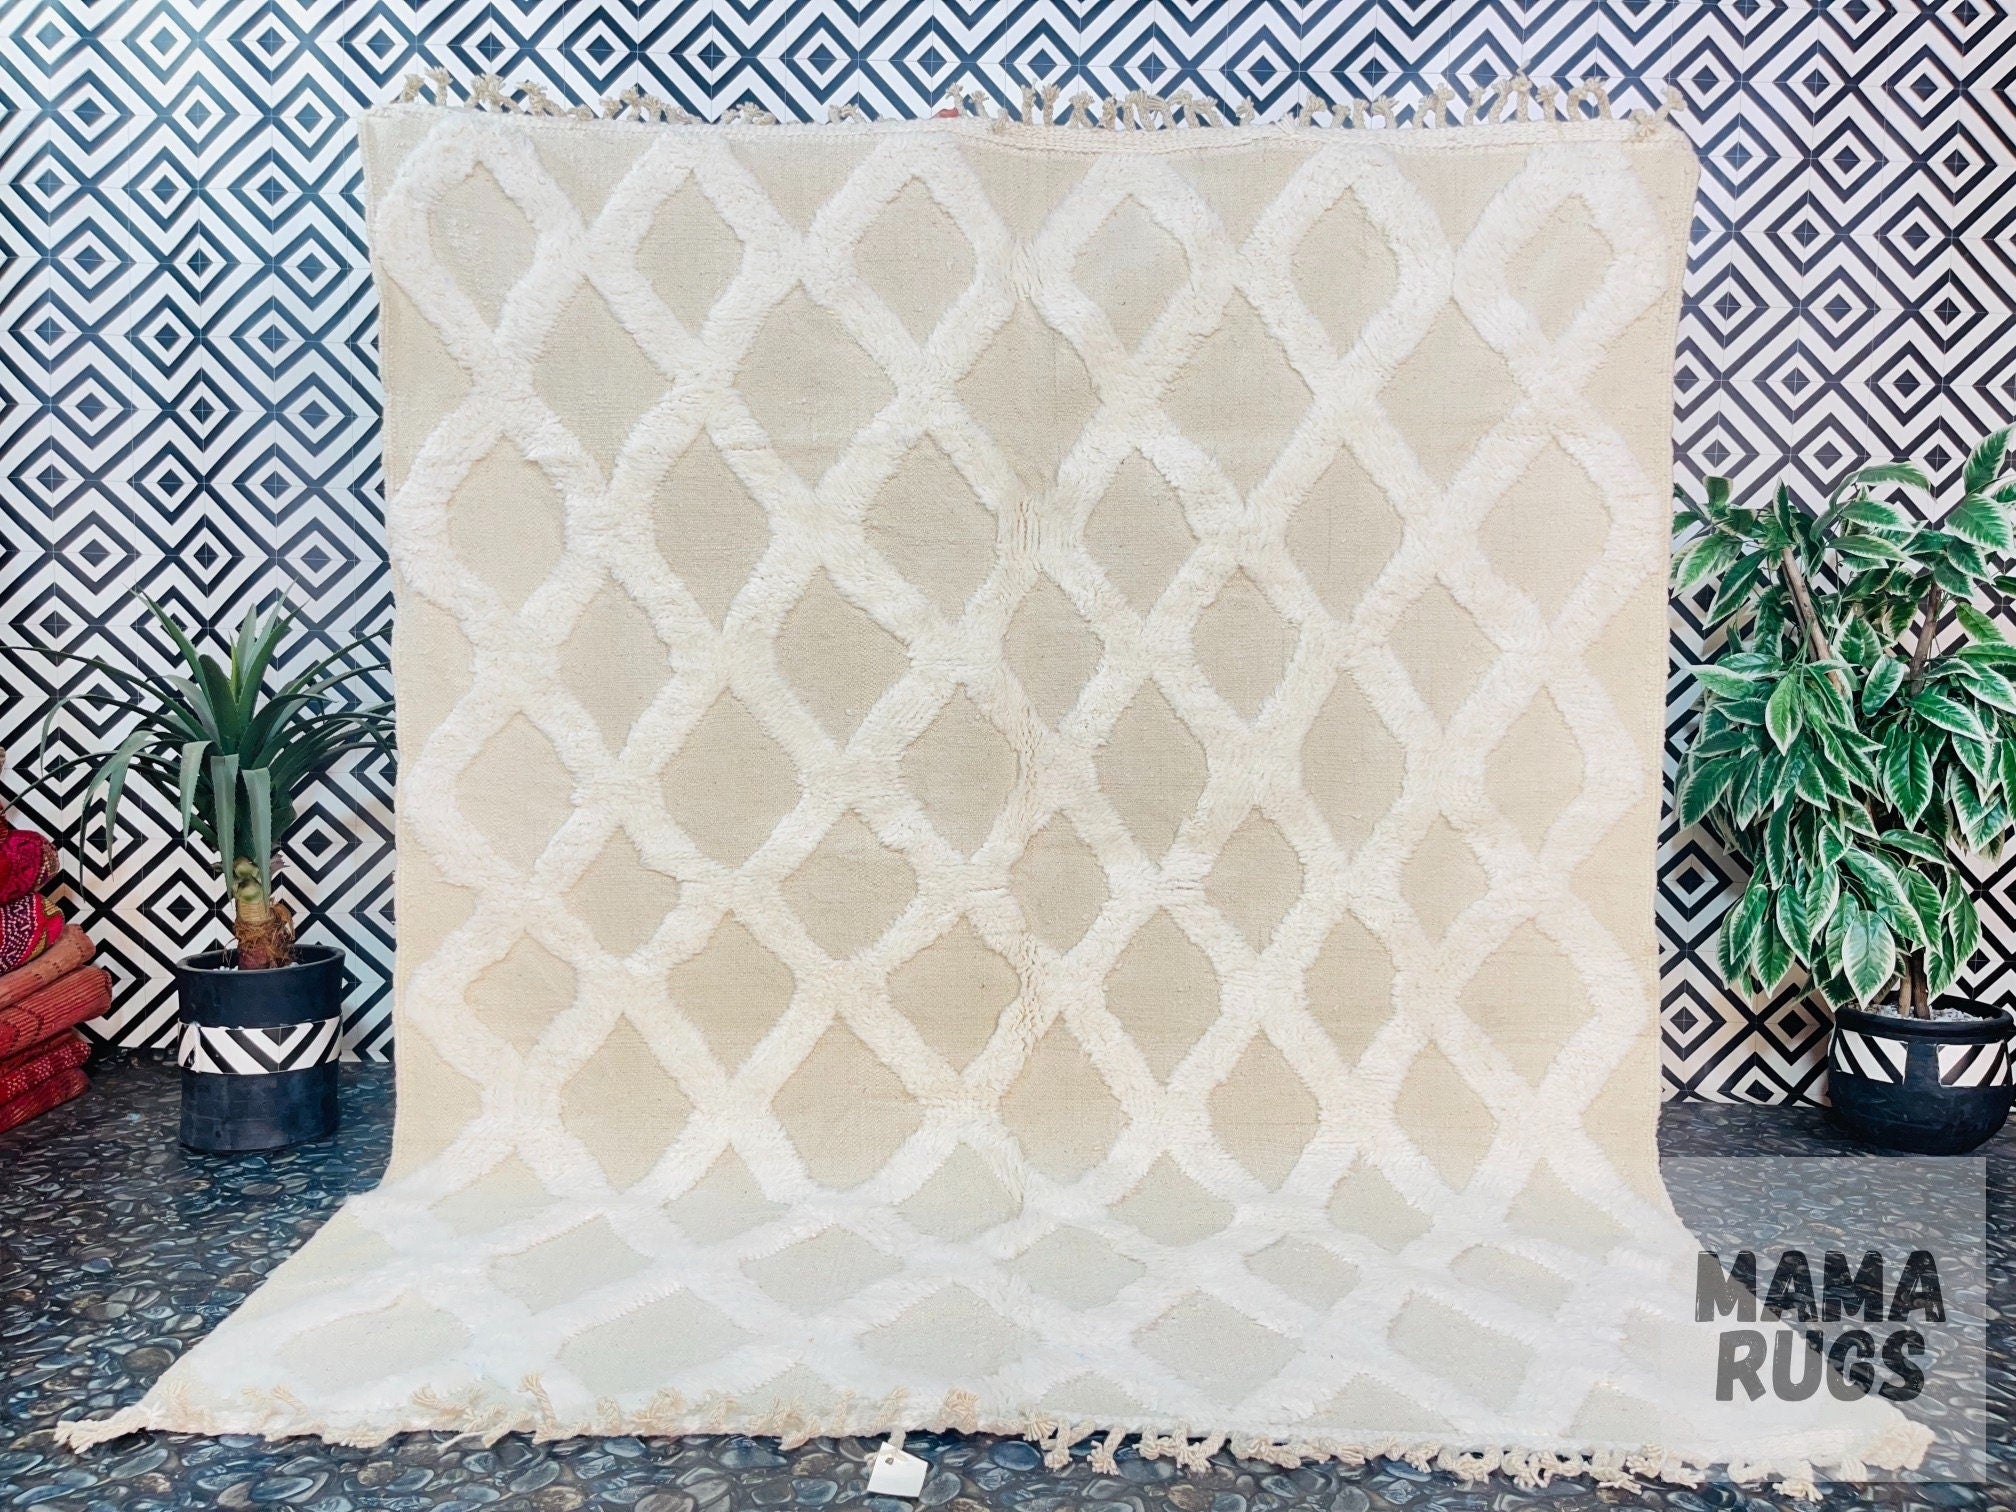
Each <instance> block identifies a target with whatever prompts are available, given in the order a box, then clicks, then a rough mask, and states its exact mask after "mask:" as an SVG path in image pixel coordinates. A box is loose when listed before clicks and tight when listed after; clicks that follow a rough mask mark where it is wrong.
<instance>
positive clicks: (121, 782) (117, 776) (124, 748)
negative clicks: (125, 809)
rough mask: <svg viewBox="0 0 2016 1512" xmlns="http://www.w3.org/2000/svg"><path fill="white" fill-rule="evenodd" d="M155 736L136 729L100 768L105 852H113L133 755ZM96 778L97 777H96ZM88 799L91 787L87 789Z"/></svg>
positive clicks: (108, 853) (109, 853)
mask: <svg viewBox="0 0 2016 1512" xmlns="http://www.w3.org/2000/svg"><path fill="white" fill-rule="evenodd" d="M152 739H153V736H152V735H150V734H149V733H148V732H147V731H146V730H135V731H134V732H133V733H132V734H130V735H128V736H127V737H126V738H125V739H124V740H122V741H120V742H119V746H118V749H116V750H115V751H113V753H112V754H111V756H110V757H108V758H107V759H106V762H105V765H104V766H103V767H101V768H99V775H100V776H102V777H103V778H104V779H105V854H106V855H108V856H109V855H111V854H112V829H113V826H114V824H115V823H117V821H118V818H119V795H120V794H121V793H122V792H124V791H125V790H126V774H127V772H128V771H130V770H131V769H132V766H133V757H134V755H135V754H136V753H138V752H139V751H140V749H141V748H142V747H144V746H145V745H146V744H147V743H148V742H149V741H150V740H152ZM94 780H95V779H94ZM85 796H86V798H87V799H88V798H89V796H90V789H89V788H88V787H87V788H86V789H85Z"/></svg>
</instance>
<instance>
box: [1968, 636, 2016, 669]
mask: <svg viewBox="0 0 2016 1512" xmlns="http://www.w3.org/2000/svg"><path fill="white" fill-rule="evenodd" d="M1953 654H1954V657H1955V659H1957V660H1959V661H1963V662H1965V663H1966V664H1967V665H1968V666H1970V667H2007V666H2010V665H2011V664H2016V645H2010V644H2009V643H2008V642H2006V641H1983V642H1981V643H1980V644H1978V645H1973V646H1962V647H1961V648H1960V649H1959V650H1958V651H1956V652H1954V653H1953Z"/></svg>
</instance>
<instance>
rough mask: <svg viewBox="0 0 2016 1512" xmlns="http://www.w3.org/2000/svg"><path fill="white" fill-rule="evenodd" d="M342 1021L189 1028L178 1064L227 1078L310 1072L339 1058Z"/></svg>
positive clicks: (184, 1029) (177, 1055) (185, 1028)
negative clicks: (246, 1027) (263, 1027)
mask: <svg viewBox="0 0 2016 1512" xmlns="http://www.w3.org/2000/svg"><path fill="white" fill-rule="evenodd" d="M342 1022H343V1021H342V1020H341V1019H337V1018H326V1019H315V1020H312V1021H310V1022H309V1023H305V1024H276V1025H274V1026H272V1027H271V1028H266V1029H239V1028H235V1027H232V1026H230V1025H225V1024H186V1023H185V1024H184V1025H183V1026H182V1040H181V1043H180V1045H179V1046H178V1047H177V1049H176V1052H175V1063H176V1064H177V1065H178V1066H181V1067H182V1068H183V1069H184V1070H188V1071H202V1072H206V1073H212V1074H216V1075H222V1076H263V1075H267V1074H269V1073H271V1072H274V1071H304V1070H306V1069H307V1068H308V1067H310V1066H319V1065H321V1064H323V1063H324V1062H325V1061H332V1060H335V1059H336V1056H337V1053H338V1049H339V1045H338V1040H337V1032H338V1030H339V1029H340V1028H341V1027H342Z"/></svg>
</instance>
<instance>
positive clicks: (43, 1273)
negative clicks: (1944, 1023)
mask: <svg viewBox="0 0 2016 1512" xmlns="http://www.w3.org/2000/svg"><path fill="white" fill-rule="evenodd" d="M93 1079H94V1085H93V1087H92V1089H91V1091H90V1092H89V1093H88V1094H87V1095H86V1096H84V1097H83V1098H80V1099H78V1100H77V1101H75V1102H73V1103H71V1104H69V1105H68V1106H66V1107H64V1108H61V1109H58V1110H57V1111H55V1112H53V1113H51V1114H48V1115H46V1116H45V1117H43V1118H41V1119H39V1120H37V1121H36V1122H34V1123H33V1124H31V1125H29V1126H27V1127H25V1128H22V1129H19V1130H16V1131H14V1132H12V1133H9V1134H4V1135H0V1508H12V1507H42V1508H49V1509H55V1512H71V1509H77V1512H98V1509H122V1512H124V1509H131V1512H143V1509H148V1512H151V1509H165V1508H210V1507H259V1506H278V1507H303V1508H309V1509H312V1512H353V1509H388V1512H466V1509H474V1508H512V1509H516V1508H525V1509H530V1512H571V1509H573V1508H577V1507H611V1508H626V1509H631V1512H740V1509H744V1508H772V1507H778V1508H781V1507H802V1508H816V1507H824V1506H852V1507H860V1508H863V1509H865V1512H905V1509H907V1508H908V1507H910V1506H911V1504H910V1503H907V1502H899V1501H892V1500H889V1499H886V1498H881V1497H870V1496H868V1495H867V1493H866V1491H865V1489H864V1482H865V1480H866V1469H865V1461H866V1459H867V1456H868V1454H869V1453H870V1452H871V1450H872V1449H873V1447H874V1446H873V1444H872V1443H870V1442H867V1441H864V1440H856V1439H841V1440H825V1439H815V1440H813V1441H812V1442H811V1443H809V1444H806V1445H805V1446H803V1447H802V1448H799V1449H797V1450H794V1451H792V1452H790V1453H783V1454H780V1453H778V1452H777V1451H776V1450H775V1449H774V1448H772V1447H771V1446H770V1445H768V1444H765V1443H762V1442H759V1441H756V1440H751V1439H744V1438H725V1439H723V1438H717V1439H686V1440H678V1441H666V1440H654V1441H648V1442H647V1441H644V1440H639V1439H635V1438H619V1439H573V1440H563V1441H559V1442H555V1443H549V1444H534V1443H530V1442H528V1441H526V1440H525V1439H523V1438H520V1437H515V1436H514V1437H511V1438H506V1439H503V1440H500V1441H499V1442H498V1443H496V1444H495V1445H493V1446H491V1447H489V1448H484V1447H482V1446H481V1445H479V1444H476V1443H474V1442H472V1441H466V1440H465V1441H463V1442H460V1443H451V1442H449V1441H448V1438H447V1436H446V1435H445V1434H444V1435H430V1436H410V1437H407V1438H404V1439H401V1440H397V1441H395V1442H394V1443H393V1444H391V1445H388V1446H385V1447H382V1448H378V1449H350V1448H339V1447H333V1446H330V1445H325V1444H321V1443H317V1442H312V1441H307V1440H296V1441H292V1442H282V1443H275V1444H269V1443H266V1442H265V1441H263V1440H261V1439H256V1438H242V1437H231V1438H216V1439H205V1438H194V1437H187V1436H182V1435H156V1436H148V1437H141V1438H132V1439H126V1440H122V1441H120V1442H118V1443H115V1444H111V1445H106V1446H103V1447H101V1448H99V1449H96V1450H93V1451H91V1452H90V1453H87V1454H84V1455H81V1456H73V1455H71V1454H70V1453H68V1452H67V1451H65V1450H61V1449H58V1448H57V1447H55V1445H54V1444H53V1443H52V1441H51V1439H50V1436H49V1428H50V1425H52V1424H53V1423H55V1422H56V1421H57V1420H58V1419H59V1418H62V1417H66V1416H72V1415H81V1414H83V1413H85V1412H86V1411H87V1410H88V1411H90V1412H93V1413H95V1412H98V1411H102V1410H105V1409H108V1408H111V1407H114V1406H118V1405H121V1404H124V1403H126V1402H128V1401H131V1400H133V1399H134V1398H135V1397H137V1396H138V1395H139V1394H140V1392H141V1391H142V1390H143V1389H144V1388H145V1387H146V1386H147V1385H148V1383H149V1382H151V1381H152V1380H153V1379H154V1378H155V1377H156V1376H158V1375H159V1374H160V1373H161V1372H162V1370H164V1369H165V1368H166V1367H167V1366H168V1364H169V1363H170V1362H171V1361H172V1360H174V1359H175V1358H176V1356H178V1355H179V1354H180V1353H181V1352H182V1351H183V1350H184V1349H186V1348H188V1347H189V1345H190V1344H191V1343H193V1342H194V1341H195V1340H196V1339H198V1338H200V1337H201V1336H202V1335H203V1334H204V1333H206V1332H207V1331H208V1330H209V1329H210V1328H212V1327H213V1326H215V1325H216V1323H217V1322H218V1320H220V1319H221V1318H223V1317H224V1316H225V1315H226V1314H227V1313H229V1312H230V1311H231V1310H232V1309H233V1308H235V1307H236V1306H237V1305H238V1304H239V1303H240V1302H241V1301H242V1300H243V1299H244V1298H245V1296H246V1295H247V1294H248V1293H249V1292H251V1291H252V1290H253V1289H254V1288H255V1287H257V1286H258V1285H259V1283H260V1280H261V1279H262V1278H263V1277H264V1276H265V1274H266V1273H267V1272H268V1271H270V1270H271V1269H272V1268H273V1267H274V1266H275V1265H277V1264H279V1263H280V1261H281V1260H282V1259H283V1258H285V1257H286V1256H287V1255H288V1254H289V1253H290V1252H291V1251H293V1250H294V1249H295V1248H296V1247H297V1246H298V1245H300V1244H301V1243H302V1242H303V1241H304V1240H306V1239H307V1238H308V1236H309V1235H310V1234H312V1233H313V1232H314V1231H315V1230H316V1228H317V1227H319V1226H320V1225H321V1223H322V1221H323V1220H324V1218H326V1217H327V1216H328V1214H329V1212H330V1210H331V1209H332V1208H334V1207H335V1206H336V1205H337V1203H338V1202H340V1201H341V1200H342V1199H343V1197H345V1196H346V1195H348V1194H349V1193H351V1192H355V1191H358V1190H361V1189H363V1188H365V1187H368V1186H370V1185H372V1184H373V1183H374V1182H375V1181H376V1180H377V1178H378V1173H379V1171H380V1170H381V1169H382V1167H383V1165H384V1162H385V1158H386V1154H387V1151H388V1149H389V1147H390V1140H391V1126H392V1075H391V1068H390V1067H387V1066H346V1067H345V1068H344V1083H343V1131H342V1133H341V1135H340V1136H339V1137H338V1138H336V1139H334V1140H330V1141H325V1142H323V1143H321V1144H317V1145H311V1146H306V1147H303V1148H298V1149H295V1150H291V1151H287V1152H284V1153H281V1154H276V1155H250V1156H239V1157H236V1158H230V1159H222V1158H216V1157H203V1156H196V1155H190V1154H186V1153H184V1152H183V1151H182V1150H181V1149H180V1147H179V1146H178V1145H177V1144H176V1142H175V1121H176V1106H177V1103H176V1099H177V1088H178V1082H177V1072H176V1071H175V1068H174V1067H173V1066H172V1065H170V1064H168V1063H167V1062H166V1061H165V1060H163V1059H159V1058H155V1057H149V1056H131V1057H128V1056H114V1057H112V1058H111V1059H109V1060H107V1061H105V1062H103V1063H101V1064H99V1065H97V1066H95V1067H94V1068H93ZM1660 1143H1661V1148H1662V1151H1663V1152H1664V1153H1665V1154H1667V1155H1669V1156H1670V1155H1739V1154H1783V1155H1812V1154H1827V1153H1836V1152H1845V1151H1847V1150H1849V1149H1851V1148H1853V1147H1852V1146H1850V1145H1848V1144H1847V1143H1846V1142H1845V1141H1843V1140H1842V1139H1840V1138H1839V1137H1838V1136H1836V1135H1834V1134H1833V1133H1831V1132H1830V1131H1829V1129H1828V1127H1827V1124H1826V1122H1825V1120H1824V1116H1823V1115H1822V1114H1821V1113H1820V1112H1818V1111H1817V1110H1814V1109H1807V1108H1749V1107H1731V1106H1721V1105H1713V1104H1706V1103H1689V1104H1680V1105H1673V1106H1669V1107H1668V1108H1666V1110H1665V1112H1664V1116H1663V1119H1662V1122H1661V1127H1660ZM1989 1154H1990V1165H1989V1174H1990V1193H1989V1203H1990V1219H1991V1230H1992V1234H1991V1258H1990V1283H1989V1284H1990V1298H1989V1300H1990V1304H1991V1307H1992V1308H1993V1310H1994V1313H1995V1315H1996V1317H1997V1318H1999V1319H2002V1320H2004V1321H2001V1322H1998V1323H1996V1324H1994V1325H1993V1326H1992V1327H1991V1333H1990V1353H1991V1361H1992V1363H1991V1382H1990V1388H1989V1394H1990V1402H1989V1410H1990V1417H1991V1421H1992V1422H1993V1424H1994V1425H1995V1427H1994V1428H1993V1429H1992V1430H1991V1435H1990V1438H1991V1444H1990V1455H1991V1461H1992V1465H1993V1481H1992V1483H1991V1484H1989V1485H1986V1486H1974V1485H1960V1484H1930V1485H1905V1484H1897V1485H1889V1486H1881V1487H1869V1488H1857V1489H1854V1490H1849V1489H1839V1490H1833V1491H1830V1492H1829V1493H1828V1494H1827V1496H1826V1500H1825V1504H1824V1505H1825V1507H1826V1509H1827V1512H1847V1509H1850V1508H1855V1507H1862V1506H1881V1507H1886V1508H1898V1509H1920V1508H1924V1509H1931V1508H1949V1507H2012V1508H2016V1435H2012V1430H2011V1426H2010V1425H2011V1423H2012V1417H2016V1414H2012V1410H2011V1409H2012V1385H2016V1362H2012V1348H2011V1345H2012V1335H2011V1329H2012V1326H2016V1324H2012V1322H2011V1321H2009V1320H2012V1319H2016V1276H2012V1244H2011V1241H2012V1238H2016V1234H2012V1230H2016V1214H2012V1211H2011V1201H2010V1178H2011V1174H2012V1168H2016V1132H2005V1134H2003V1135H2002V1136H2001V1137H2000V1138H1998V1139H1997V1140H1996V1141H1995V1143H1994V1144H1993V1145H1992V1146H1991V1147H1990V1151H1989ZM909 1447H910V1448H912V1449H916V1450H919V1451H920V1452H922V1453H923V1454H925V1455H926V1456H927V1457H928V1458H929V1459H930V1460H931V1461H932V1464H933V1471H932V1474H931V1477H930V1479H929V1481H928V1482H927V1483H926V1485H925V1488H924V1494H923V1497H922V1499H921V1505H923V1506H925V1507H931V1508H945V1509H947V1512H990V1509H1001V1512H1290V1509H1295V1512H1301V1509H1307V1512H1372V1509H1374V1508H1393V1507H1407V1508H1411V1509H1415V1512H1431V1509H1432V1512H1537V1509H1543V1508H1545V1509H1555V1512H1582V1509H1595V1508H1598V1507H1617V1506H1644V1507H1654V1508H1671V1509H1674V1512H1711V1509H1724V1508H1726V1509H1733V1512H1766V1509H1770V1508H1776V1507H1781V1506H1786V1507H1789V1506H1795V1505H1802V1504H1799V1503H1794V1502H1790V1501H1788V1500H1786V1499H1784V1498H1780V1497H1775V1496H1771V1495H1760V1494H1756V1493H1753V1492H1745V1491H1741V1490H1738V1489H1736V1488H1733V1487H1730V1486H1727V1485H1714V1484H1710V1485H1707V1486H1704V1487H1702V1488H1700V1489H1698V1490H1687V1489H1682V1488H1678V1487H1664V1486H1648V1487H1646V1488H1645V1489H1643V1490H1640V1491H1636V1492H1626V1491H1618V1490H1607V1491H1606V1490H1596V1489H1592V1488H1590V1487H1589V1486H1587V1485H1584V1484H1581V1483H1576V1482H1569V1483H1563V1484H1557V1485H1555V1486H1552V1487H1549V1488H1546V1489H1544V1490H1540V1491H1521V1490H1519V1489H1518V1488H1516V1487H1514V1486H1513V1485H1512V1484H1511V1483H1510V1482H1508V1481H1504V1480H1500V1479H1494V1480H1491V1481H1489V1482H1486V1483H1484V1484H1482V1485H1478V1486H1469V1487H1466V1486H1464V1485H1462V1484H1460V1483H1459V1482H1457V1481H1455V1480H1453V1479H1452V1478H1450V1477H1447V1476H1444V1475H1437V1474H1430V1473H1426V1472H1422V1471H1417V1470H1414V1469H1412V1468H1410V1467H1408V1466H1406V1465H1398V1464H1392V1463H1388V1462H1384V1461H1381V1462H1376V1463H1374V1464H1372V1465H1369V1466H1364V1467H1360V1468H1345V1467H1340V1466H1336V1465H1317V1466H1308V1467H1304V1468H1302V1469H1299V1470H1294V1471H1285V1472H1284V1471H1281V1470H1278V1469H1275V1468H1273V1467H1270V1466H1265V1465H1259V1464H1252V1463H1248V1462H1243V1461H1240V1460H1236V1459H1234V1458H1232V1457H1231V1456H1230V1455H1225V1454H1221V1455H1220V1456H1219V1457H1218V1459H1217V1460H1216V1461H1215V1462H1214V1463H1213V1464H1212V1465H1211V1467H1210V1469H1209V1470H1208V1472H1206V1473H1204V1474H1187V1473H1182V1472H1178V1471H1176V1470H1175V1469H1174V1467H1172V1466H1171V1465H1170V1464H1169V1463H1168V1462H1166V1461H1160V1460H1143V1459H1141V1458H1139V1457H1138V1456H1135V1455H1133V1454H1132V1453H1131V1452H1129V1451H1126V1450H1123V1451H1122V1452H1121V1455H1120V1460H1119V1464H1120V1473H1119V1474H1118V1475H1117V1476H1109V1475H1101V1474H1097V1473H1095V1472H1094V1471H1092V1470H1091V1469H1090V1468H1089V1467H1088V1466H1087V1465H1086V1464H1085V1463H1084V1460H1083V1458H1082V1453H1083V1451H1082V1450H1081V1458H1080V1459H1079V1461H1078V1462H1077V1463H1075V1464H1073V1465H1072V1466H1071V1467H1070V1468H1069V1469H1067V1470H1064V1471H1062V1472H1056V1471H1051V1470H1048V1469H1045V1468H1044V1467H1043V1465H1042V1463H1041V1461H1040V1460H1039V1458H1038V1456H1037V1454H1036V1451H1035V1450H1034V1449H1032V1448H1030V1447H1029V1446H1028V1445H1027V1444H1024V1443H1020V1442H1017V1441H1012V1440H1000V1439H989V1438H982V1437H971V1438H960V1437H957V1436H953V1435H913V1436H912V1437H911V1439H910V1441H909ZM1803 1505H1805V1506H1808V1507H1810V1506H1811V1505H1812V1504H1811V1503H1806V1504H1803Z"/></svg>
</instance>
